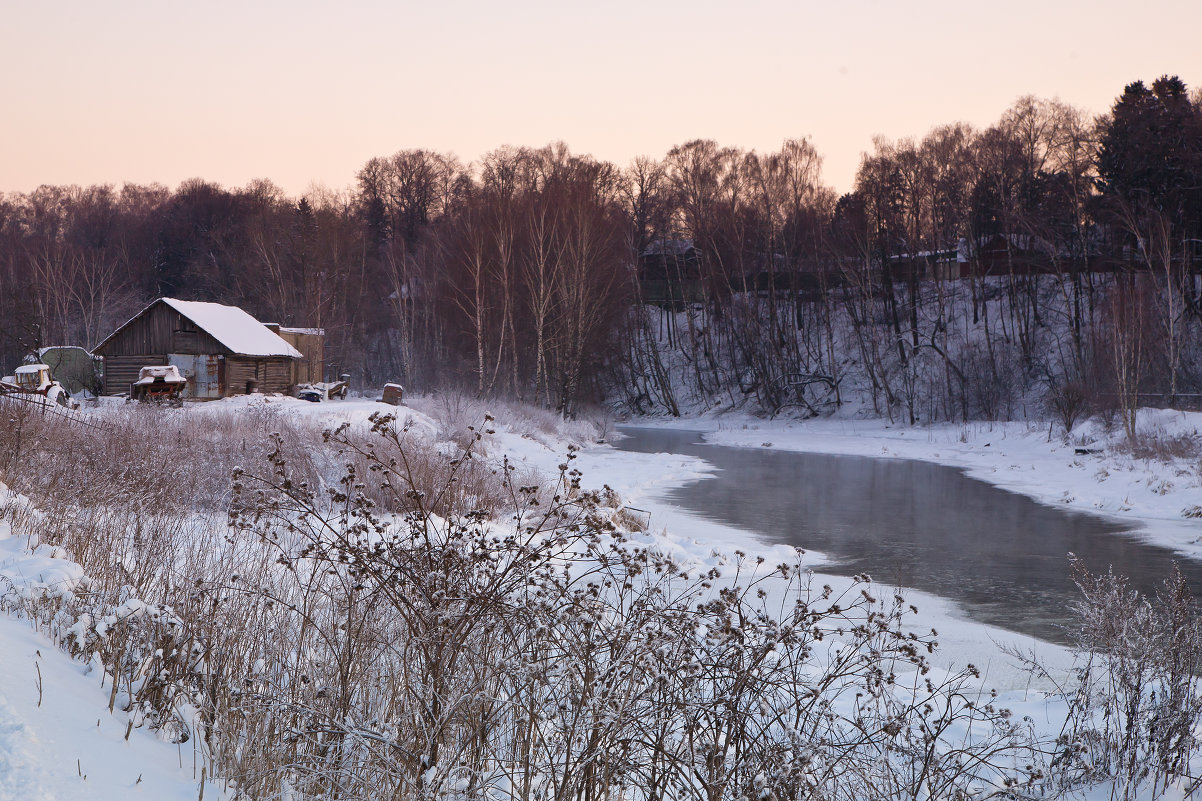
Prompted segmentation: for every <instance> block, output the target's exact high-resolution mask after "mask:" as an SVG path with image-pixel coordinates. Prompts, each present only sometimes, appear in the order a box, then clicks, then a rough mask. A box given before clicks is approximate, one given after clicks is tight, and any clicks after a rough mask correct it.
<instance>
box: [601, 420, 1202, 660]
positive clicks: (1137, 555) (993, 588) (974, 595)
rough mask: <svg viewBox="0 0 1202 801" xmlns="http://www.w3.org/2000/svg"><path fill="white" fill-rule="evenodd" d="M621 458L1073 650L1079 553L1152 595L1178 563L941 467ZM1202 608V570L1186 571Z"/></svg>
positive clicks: (730, 512) (841, 558)
mask: <svg viewBox="0 0 1202 801" xmlns="http://www.w3.org/2000/svg"><path fill="white" fill-rule="evenodd" d="M622 433H624V434H626V435H627V438H626V439H623V440H621V441H620V442H617V443H615V445H616V447H618V448H619V449H621V450H627V451H634V452H640V453H678V454H687V455H690V456H696V457H699V458H701V459H704V460H705V461H707V462H709V463H710V464H712V465H714V466H715V467H716V468H717V472H716V473H715V475H714V476H713V477H711V478H706V479H702V480H700V481H695V482H692V483H689V484H687V485H685V486H683V487H680V488H677V489H672V490H669V491H668V492H667V494H666V497H665V500H666V501H668V502H669V503H671V504H673V505H675V506H677V507H678V508H680V509H682V510H684V511H687V512H690V513H692V514H694V515H697V516H700V517H703V518H705V519H708V520H712V521H714V522H717V523H721V524H724V525H728V526H733V527H736V528H739V529H743V530H745V531H749V532H752V533H753V534H755V535H756V536H757V537H759V538H760V539H762V540H763V541H765V542H770V543H774V544H775V543H784V544H788V545H795V546H798V547H801V548H805V549H807V550H813V551H819V552H821V553H823V554H825V555H826V557H827V558H828V559H829V560H830V561H829V563H827V564H823V565H822V567H821V569H822V571H823V572H829V573H836V574H845V575H853V574H857V573H868V574H869V575H871V576H872V577H873V579H874V580H876V581H878V582H885V583H889V584H892V585H898V586H902V587H910V588H914V589H918V590H923V591H925V592H929V593H933V594H935V595H940V596H943V597H945V598H949V599H952V600H954V601H956V602H957V603H959V604H960V605H961V606H962V607H963V608H964V609H965V611H966V612H967V614H968V615H969V616H970V617H972V618H974V619H976V620H979V621H981V622H984V623H989V624H992V625H996V626H1001V627H1003V628H1007V629H1010V630H1012V631H1017V632H1020V633H1023V634H1029V635H1033V636H1036V637H1039V638H1040V639H1044V640H1050V641H1053V642H1061V643H1065V642H1067V641H1068V636H1067V633H1066V631H1065V629H1064V627H1065V625H1067V624H1068V622H1069V619H1070V616H1071V615H1070V609H1071V605H1072V604H1073V603H1074V602H1075V601H1076V600H1077V599H1078V597H1079V593H1078V591H1077V589H1076V587H1075V586H1074V585H1073V582H1072V579H1071V577H1070V575H1069V556H1068V555H1069V554H1070V553H1072V554H1075V555H1076V556H1077V557H1078V558H1079V559H1081V560H1082V561H1083V562H1084V564H1085V565H1086V566H1087V567H1088V568H1089V569H1090V570H1092V571H1095V572H1098V571H1103V572H1104V571H1106V570H1107V569H1109V568H1110V567H1111V566H1113V568H1114V570H1115V572H1117V573H1123V574H1125V575H1126V576H1128V577H1129V578H1130V579H1131V581H1132V583H1133V585H1134V586H1135V587H1137V588H1139V589H1141V590H1143V591H1144V592H1153V591H1155V589H1156V588H1157V587H1158V586H1159V585H1160V583H1161V582H1162V581H1163V579H1164V577H1165V576H1166V575H1167V574H1168V572H1169V570H1170V567H1171V565H1172V562H1173V561H1174V559H1175V558H1178V557H1175V555H1174V554H1173V553H1172V552H1171V551H1169V550H1167V549H1165V548H1160V547H1157V546H1155V545H1150V544H1147V543H1145V542H1143V541H1141V540H1140V539H1138V538H1136V537H1132V536H1129V535H1128V534H1127V533H1125V532H1128V531H1129V530H1130V529H1129V528H1127V527H1125V526H1123V525H1122V524H1120V523H1117V522H1114V521H1112V520H1108V519H1106V518H1102V517H1097V516H1093V515H1087V514H1083V513H1080V512H1072V511H1068V510H1064V509H1058V508H1055V507H1052V506H1047V505H1044V504H1039V503H1036V502H1035V501H1033V500H1031V499H1030V498H1027V497H1025V496H1023V495H1018V494H1016V493H1013V492H1007V491H1005V490H1001V489H998V488H997V487H994V486H992V485H990V484H987V483H985V482H983V481H978V480H976V479H972V478H969V477H967V476H965V475H964V474H963V473H962V472H961V471H959V470H957V469H955V468H951V467H945V466H942V465H937V464H931V463H929V462H920V461H910V460H899V459H873V458H868V457H864V456H832V455H826V454H811V453H791V452H786V451H776V450H770V449H767V448H765V449H762V450H760V449H752V448H730V447H721V446H716V445H706V444H704V443H702V441H701V435H700V434H698V433H697V432H690V431H680V430H665V429H650V428H635V427H624V428H623V429H622ZM1178 560H1179V561H1180V564H1181V568H1182V571H1183V572H1184V573H1185V574H1186V577H1187V579H1188V580H1189V582H1190V586H1191V589H1192V590H1193V592H1194V594H1195V597H1202V564H1200V563H1198V562H1196V561H1192V560H1180V559H1178Z"/></svg>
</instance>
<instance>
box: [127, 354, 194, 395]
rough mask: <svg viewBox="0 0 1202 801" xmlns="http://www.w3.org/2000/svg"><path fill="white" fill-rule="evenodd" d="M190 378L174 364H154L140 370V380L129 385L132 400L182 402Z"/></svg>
mask: <svg viewBox="0 0 1202 801" xmlns="http://www.w3.org/2000/svg"><path fill="white" fill-rule="evenodd" d="M187 385H188V379H186V378H184V377H183V376H182V375H180V372H179V368H178V367H176V366H175V365H174V364H162V365H153V366H150V367H143V368H142V369H140V370H139V371H138V380H137V381H135V382H133V383H132V384H130V385H129V398H130V400H138V401H158V402H160V403H162V402H169V403H173V404H177V405H178V404H180V403H182V402H183V394H184V387H186V386H187Z"/></svg>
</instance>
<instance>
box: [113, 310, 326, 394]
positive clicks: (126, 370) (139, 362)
mask: <svg viewBox="0 0 1202 801" xmlns="http://www.w3.org/2000/svg"><path fill="white" fill-rule="evenodd" d="M294 336H295V339H296V341H297V342H298V343H302V344H304V345H307V346H309V347H310V348H311V349H312V348H314V347H315V348H316V351H315V359H316V363H314V354H313V353H311V354H310V357H306V354H305V353H302V352H301V350H300V349H298V348H297V347H295V346H294V345H292V344H289V342H287V341H286V340H285V339H284V338H283V337H281V335H280V334H277V333H275V332H273V331H272V330H271V329H270V328H268V327H267V326H265V325H264V324H263V323H260V322H259V321H258V320H256V319H255V318H254V317H251V316H250V315H249V314H247V313H246V312H245V311H243V310H242V309H239V308H237V307H235V306H223V305H221V304H219V303H202V302H199V301H190V300H176V299H175V298H159V299H158V300H156V301H154V302H153V303H151V304H150V305H149V306H147V307H146V308H145V309H143V310H142V311H140V312H139V313H138V314H137V315H135V316H134V318H133V319H131V320H130V321H129V322H127V323H126V324H125V325H123V326H121V327H120V328H118V329H117V330H116V331H114V332H113V333H112V334H110V335H109V336H108V337H107V338H106V339H105V340H104V341H103V342H101V343H100V344H99V345H97V346H96V347H95V348H94V349H93V351H92V352H93V353H94V354H95V355H97V356H100V357H102V358H103V359H104V392H105V394H106V395H120V394H122V393H124V392H128V391H129V386H130V384H132V383H133V382H134V381H136V380H137V378H138V371H139V370H140V369H141V368H143V367H148V366H151V365H174V366H175V367H177V368H178V369H179V371H180V373H181V374H182V375H183V376H184V377H185V378H187V380H188V385H187V387H186V389H185V390H184V397H187V398H223V397H228V396H230V395H243V394H247V393H251V392H265V393H272V392H279V393H285V394H286V393H289V392H291V391H292V389H293V388H294V387H295V386H296V384H297V383H299V382H298V381H297V378H298V377H299V376H303V377H306V378H307V376H308V375H309V374H310V372H312V371H313V370H316V373H317V375H318V376H319V378H318V379H317V380H320V374H321V370H322V367H321V364H320V362H321V343H320V341H319V340H320V339H321V337H320V336H317V334H316V332H315V331H314V330H313V329H304V333H298V334H296V335H294ZM314 340H318V342H317V343H316V345H314Z"/></svg>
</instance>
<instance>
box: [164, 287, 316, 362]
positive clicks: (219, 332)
mask: <svg viewBox="0 0 1202 801" xmlns="http://www.w3.org/2000/svg"><path fill="white" fill-rule="evenodd" d="M163 302H164V303H166V304H167V305H168V306H170V307H171V308H173V309H175V310H176V311H177V312H179V313H180V314H182V315H183V316H184V317H187V318H188V319H189V320H191V321H192V322H194V323H196V327H197V328H199V329H201V330H202V331H204V332H205V333H206V334H208V335H209V336H211V337H212V338H213V339H215V340H217V341H218V342H220V343H221V344H222V345H225V346H226V347H227V348H229V349H230V350H231V351H233V352H234V353H236V354H238V355H239V356H291V357H292V358H294V359H303V358H304V356H302V355H301V352H300V351H299V350H297V349H296V348H294V347H292V346H291V345H289V344H288V343H287V342H285V341H284V340H283V339H282V338H280V336H279V335H277V334H273V333H272V332H271V330H270V329H268V328H267V326H265V325H263V324H262V323H261V322H259V321H258V320H256V319H255V318H254V317H251V316H250V315H249V314H247V313H246V312H244V311H243V310H242V309H239V308H238V307H237V306H223V305H221V304H220V303H205V302H203V301H199V300H176V299H175V298H163Z"/></svg>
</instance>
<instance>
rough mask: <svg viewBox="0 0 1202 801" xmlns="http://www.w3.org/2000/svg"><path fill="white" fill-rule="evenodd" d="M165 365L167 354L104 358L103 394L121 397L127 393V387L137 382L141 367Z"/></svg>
mask: <svg viewBox="0 0 1202 801" xmlns="http://www.w3.org/2000/svg"><path fill="white" fill-rule="evenodd" d="M166 363H167V354H165V353H152V354H139V355H136V356H106V357H105V359H104V394H105V395H121V394H123V393H126V392H129V385H130V384H132V383H133V382H135V381H137V380H138V372H139V371H140V370H141V369H142V368H143V367H148V366H150V365H154V364H166Z"/></svg>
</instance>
